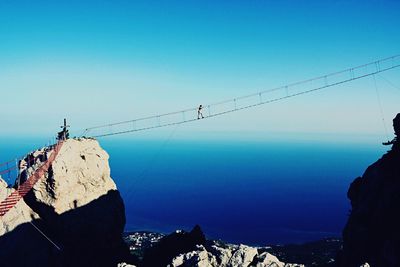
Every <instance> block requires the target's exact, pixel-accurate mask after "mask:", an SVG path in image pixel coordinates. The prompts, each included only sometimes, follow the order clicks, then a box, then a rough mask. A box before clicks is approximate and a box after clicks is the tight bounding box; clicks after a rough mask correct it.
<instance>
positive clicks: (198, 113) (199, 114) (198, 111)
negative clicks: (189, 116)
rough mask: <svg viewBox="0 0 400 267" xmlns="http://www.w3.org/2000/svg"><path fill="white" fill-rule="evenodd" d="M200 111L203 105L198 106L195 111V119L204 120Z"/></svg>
mask: <svg viewBox="0 0 400 267" xmlns="http://www.w3.org/2000/svg"><path fill="white" fill-rule="evenodd" d="M202 110H203V105H200V106H199V108H198V109H197V119H200V117H201V118H202V119H204V116H203V112H202Z"/></svg>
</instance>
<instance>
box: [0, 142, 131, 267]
mask: <svg viewBox="0 0 400 267" xmlns="http://www.w3.org/2000/svg"><path fill="white" fill-rule="evenodd" d="M33 155H35V153H33ZM31 169H32V170H31ZM33 169H35V166H32V167H31V168H30V169H27V170H26V171H27V173H29V172H32V171H33ZM19 206H20V207H19ZM28 206H29V207H28ZM27 207H28V209H26V208H27ZM14 209H15V212H16V214H17V215H20V216H21V215H23V214H24V209H26V210H27V211H26V212H30V210H32V211H33V212H34V213H35V214H36V215H34V216H36V217H33V220H32V223H34V224H35V225H36V226H37V228H38V229H41V231H42V233H43V234H44V235H46V238H45V237H44V236H43V235H41V234H40V233H39V232H37V231H36V229H35V228H33V226H32V225H30V224H27V223H24V222H25V221H21V223H19V224H16V225H15V228H14V229H13V230H12V231H8V232H5V234H4V235H2V236H1V237H0V247H1V248H2V249H1V250H0V257H1V258H4V259H5V261H2V264H3V263H4V264H5V265H4V266H11V265H12V266H28V265H29V266H116V265H117V264H118V263H119V262H122V261H124V262H129V260H127V259H128V258H129V256H128V255H129V251H128V248H127V246H126V245H125V243H124V242H123V240H122V232H123V229H124V225H125V208H124V204H123V200H122V198H121V197H120V195H119V192H118V191H117V188H116V185H115V183H114V182H113V180H112V179H111V177H110V168H109V165H108V155H107V153H106V152H105V151H104V150H103V149H101V148H100V146H99V144H98V142H97V141H96V140H93V139H78V140H74V139H69V140H66V141H64V143H63V146H62V148H61V150H60V151H59V153H58V156H57V157H56V159H55V161H54V162H53V164H52V165H51V166H50V168H49V170H48V172H47V173H46V174H45V175H44V177H42V178H41V179H40V180H39V181H38V182H37V183H36V184H35V185H34V187H33V189H32V190H31V191H30V192H29V193H28V194H27V195H26V196H25V197H24V199H23V200H20V202H19V203H18V205H17V206H16V207H15V208H14ZM10 212H11V211H10ZM10 212H9V213H7V214H6V216H10V215H11V214H10ZM26 216H30V217H32V216H31V215H30V213H27V214H26ZM26 216H25V217H26ZM22 218H23V217H22ZM37 218H39V219H37ZM47 238H48V239H49V240H51V242H50V241H49V240H47ZM52 242H53V243H54V244H53V243H52ZM14 243H20V245H19V246H18V249H15V247H13V244H14ZM20 255H24V257H20ZM7 260H8V261H10V262H7Z"/></svg>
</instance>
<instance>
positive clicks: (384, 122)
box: [372, 75, 389, 142]
mask: <svg viewBox="0 0 400 267" xmlns="http://www.w3.org/2000/svg"><path fill="white" fill-rule="evenodd" d="M372 77H373V80H374V87H375V92H376V98H377V100H378V106H379V111H380V113H381V119H382V124H383V128H384V130H385V135H386V139H387V140H388V142H389V133H388V129H387V127H386V121H385V114H384V112H383V107H382V100H381V96H380V94H379V89H378V85H377V84H376V78H375V75H373V76H372Z"/></svg>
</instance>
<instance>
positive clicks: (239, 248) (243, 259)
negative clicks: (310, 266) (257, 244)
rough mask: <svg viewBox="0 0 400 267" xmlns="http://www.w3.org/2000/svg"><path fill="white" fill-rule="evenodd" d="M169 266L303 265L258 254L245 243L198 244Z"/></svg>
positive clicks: (241, 266)
mask: <svg viewBox="0 0 400 267" xmlns="http://www.w3.org/2000/svg"><path fill="white" fill-rule="evenodd" d="M168 266H170V267H190V266H196V267H250V266H253V267H304V265H302V264H288V263H284V262H281V261H279V259H278V258H277V257H275V256H273V255H272V254H270V253H267V252H262V253H260V254H259V251H258V249H257V248H254V247H250V246H245V245H226V244H224V245H223V244H218V243H216V242H214V243H213V244H212V245H206V246H203V245H198V246H197V248H196V250H193V251H190V252H187V253H183V254H180V255H178V256H176V257H175V258H174V259H173V260H172V262H171V264H169V265H168Z"/></svg>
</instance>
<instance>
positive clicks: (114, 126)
mask: <svg viewBox="0 0 400 267" xmlns="http://www.w3.org/2000/svg"><path fill="white" fill-rule="evenodd" d="M397 67H400V55H396V56H392V57H389V58H384V59H381V60H377V61H374V62H370V63H367V64H364V65H361V66H357V67H353V68H349V69H345V70H342V71H338V72H334V73H330V74H327V75H323V76H319V77H315V78H312V79H308V80H304V81H300V82H296V83H292V84H288V85H285V86H281V87H277V88H273V89H269V90H264V91H260V92H257V93H253V94H250V95H245V96H241V97H237V98H233V99H229V100H225V101H222V102H217V103H213V104H208V105H204V108H203V111H202V113H204V119H207V118H212V117H216V116H220V115H223V114H227V113H231V112H236V111H239V110H243V109H248V108H252V107H256V106H260V105H264V104H268V103H272V102H276V101H281V100H285V99H288V98H291V97H295V96H299V95H303V94H307V93H311V92H314V91H318V90H322V89H325V88H328V87H332V86H335V85H339V84H343V83H347V82H351V81H354V80H358V79H362V78H365V77H368V76H372V75H376V74H378V73H381V72H385V71H388V70H391V69H394V68H397ZM202 116H203V114H202ZM196 120H198V108H189V109H184V110H179V111H175V112H170V113H164V114H159V115H154V116H150V117H144V118H138V119H134V120H128V121H122V122H117V123H109V124H105V125H99V126H95V127H91V128H87V129H85V131H84V133H83V134H82V136H86V135H87V136H91V137H96V138H98V137H104V136H110V135H118V134H126V133H131V132H137V131H144V130H149V129H154V128H160V127H167V126H171V125H178V124H182V123H188V122H193V121H196Z"/></svg>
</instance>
